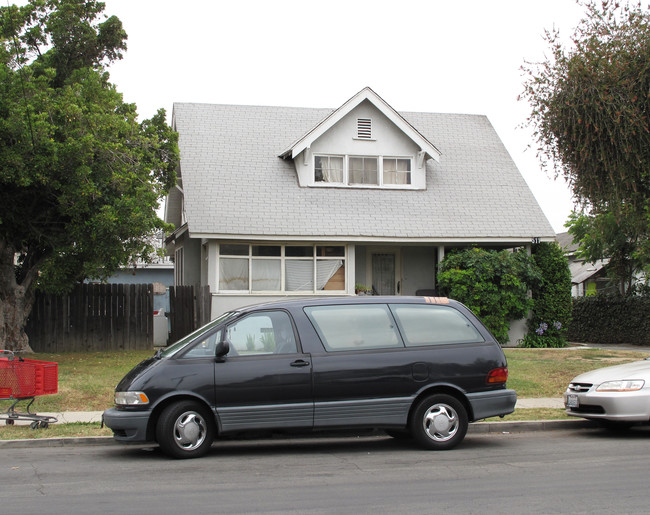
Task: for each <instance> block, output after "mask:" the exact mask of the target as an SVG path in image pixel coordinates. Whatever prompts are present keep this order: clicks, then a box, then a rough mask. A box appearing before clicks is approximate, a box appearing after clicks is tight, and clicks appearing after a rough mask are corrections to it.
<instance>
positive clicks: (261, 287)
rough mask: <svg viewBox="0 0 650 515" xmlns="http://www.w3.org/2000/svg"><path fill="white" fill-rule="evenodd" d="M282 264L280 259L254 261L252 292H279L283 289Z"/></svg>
mask: <svg viewBox="0 0 650 515" xmlns="http://www.w3.org/2000/svg"><path fill="white" fill-rule="evenodd" d="M281 266H282V263H281V261H280V260H279V259H253V262H252V270H251V273H252V281H251V282H252V286H251V289H252V291H279V290H281V289H282V283H281V281H282V278H281V275H280V273H281Z"/></svg>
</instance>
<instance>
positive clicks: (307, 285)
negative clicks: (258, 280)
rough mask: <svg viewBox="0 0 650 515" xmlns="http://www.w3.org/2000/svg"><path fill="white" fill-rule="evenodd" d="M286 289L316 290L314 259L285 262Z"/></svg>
mask: <svg viewBox="0 0 650 515" xmlns="http://www.w3.org/2000/svg"><path fill="white" fill-rule="evenodd" d="M284 273H285V290H286V291H313V290H314V260H313V259H309V260H306V259H304V260H303V259H301V260H293V259H292V260H291V261H289V260H287V261H285V263H284Z"/></svg>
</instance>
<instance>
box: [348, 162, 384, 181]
mask: <svg viewBox="0 0 650 515" xmlns="http://www.w3.org/2000/svg"><path fill="white" fill-rule="evenodd" d="M348 166H349V176H350V184H375V185H376V184H379V182H378V177H377V158H376V157H351V158H350V159H349V161H348Z"/></svg>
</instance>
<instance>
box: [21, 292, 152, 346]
mask: <svg viewBox="0 0 650 515" xmlns="http://www.w3.org/2000/svg"><path fill="white" fill-rule="evenodd" d="M26 329H27V335H28V336H29V343H30V346H31V347H32V350H34V351H35V352H54V353H56V352H79V351H104V350H140V349H141V350H146V349H152V348H153V285H151V284H83V285H80V286H78V287H77V288H75V290H74V291H72V292H71V293H70V294H69V295H50V294H39V295H37V296H36V301H35V302H34V307H33V309H32V313H31V315H30V317H29V320H28V322H27V328H26Z"/></svg>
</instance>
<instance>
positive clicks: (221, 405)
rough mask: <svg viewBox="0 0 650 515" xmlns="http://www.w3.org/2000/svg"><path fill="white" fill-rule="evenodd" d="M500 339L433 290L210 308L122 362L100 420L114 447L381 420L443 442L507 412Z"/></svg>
mask: <svg viewBox="0 0 650 515" xmlns="http://www.w3.org/2000/svg"><path fill="white" fill-rule="evenodd" d="M507 378H508V368H507V364H506V358H505V356H504V354H503V351H502V350H501V347H500V345H499V344H498V343H497V341H496V340H495V339H494V337H493V336H492V335H491V334H490V333H489V331H488V330H487V329H486V328H485V326H483V324H482V323H481V322H480V321H479V320H478V319H477V318H476V316H474V314H472V312H471V311H469V310H468V309H467V308H466V307H465V306H463V305H462V304H460V303H458V302H455V301H453V300H450V299H447V298H444V297H378V296H364V297H327V298H309V299H304V298H303V299H295V300H287V301H281V302H274V303H268V304H259V305H256V306H249V307H246V308H242V309H238V310H236V311H232V312H229V313H225V314H223V315H221V316H220V317H219V318H217V319H215V320H213V321H212V322H210V323H209V324H207V325H205V326H204V327H202V328H201V329H199V330H197V331H195V332H194V333H192V334H190V335H188V336H186V337H185V338H183V339H182V340H180V341H178V342H177V343H175V344H173V345H171V346H169V347H167V348H165V349H162V350H159V351H158V352H156V354H155V355H154V356H153V357H152V358H150V359H147V360H145V361H143V362H142V363H140V364H139V365H137V366H136V367H135V368H133V370H131V371H130V372H129V373H128V374H127V375H126V376H125V377H124V379H122V381H120V383H119V384H118V385H117V387H116V389H115V407H114V408H111V409H109V410H107V411H105V412H104V423H105V424H106V425H107V426H108V427H109V428H111V429H112V431H113V433H114V437H115V439H116V440H118V441H123V442H150V441H151V442H157V443H158V444H159V445H160V448H161V449H162V451H163V452H164V453H165V454H167V455H169V456H173V457H176V458H194V457H199V456H202V455H204V454H205V453H206V452H208V450H209V449H210V446H211V445H212V442H213V440H214V439H215V438H217V437H219V436H221V435H229V434H237V433H245V432H251V431H256V432H257V431H259V430H272V431H273V430H321V429H350V428H381V429H384V430H385V431H386V432H387V433H388V434H390V435H393V436H399V437H403V436H408V437H411V438H413V439H414V440H415V441H416V442H417V443H418V444H419V445H421V446H422V447H424V448H426V449H439V450H443V449H451V448H452V447H455V446H456V445H458V444H459V443H460V442H461V441H462V440H463V438H464V437H465V433H466V432H467V427H468V423H469V422H473V421H476V420H479V419H483V418H486V417H493V416H503V415H506V414H508V413H512V412H513V410H514V407H515V402H516V399H517V396H516V394H515V392H514V390H509V389H507V388H506V380H507Z"/></svg>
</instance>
